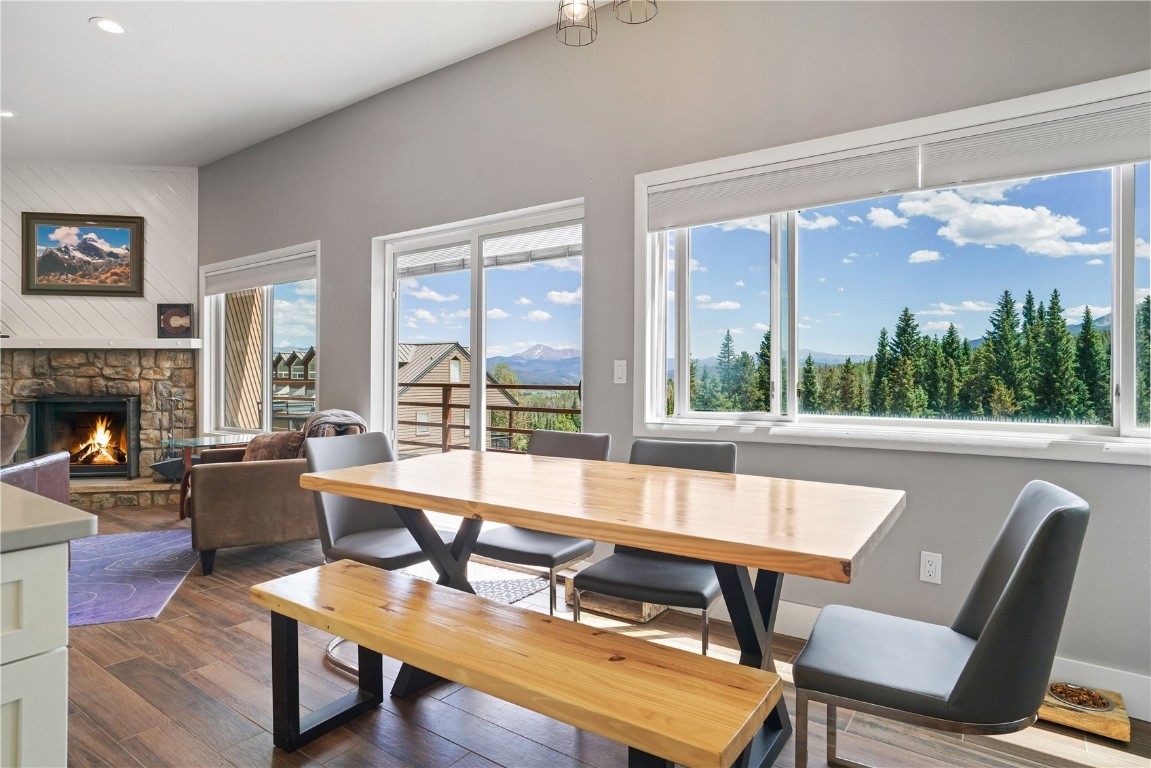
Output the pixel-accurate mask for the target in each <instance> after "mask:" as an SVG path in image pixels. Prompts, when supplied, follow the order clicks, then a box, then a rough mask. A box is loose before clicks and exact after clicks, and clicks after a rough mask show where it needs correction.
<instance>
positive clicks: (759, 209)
mask: <svg viewBox="0 0 1151 768" xmlns="http://www.w3.org/2000/svg"><path fill="white" fill-rule="evenodd" d="M955 134H958V135H955ZM1149 158H1151V96H1149V94H1147V93H1143V94H1138V95H1133V96H1127V97H1123V98H1120V99H1110V100H1106V101H1100V102H1095V103H1092V104H1084V105H1080V106H1077V107H1074V108H1070V109H1064V110H1059V111H1055V112H1048V113H1041V114H1036V115H1032V116H1030V117H1026V118H1018V119H1013V120H1008V121H1000V122H995V123H987V124H984V125H979V126H973V127H971V128H967V129H964V130H963V131H961V132H953V133H952V134H939V133H936V134H932V135H929V136H920V137H918V138H908V139H906V140H902V141H900V142H898V144H886V145H877V146H873V147H861V148H859V149H858V150H855V151H853V152H851V153H850V154H847V153H841V154H840V155H839V156H828V155H822V156H816V157H809V158H800V159H796V160H790V161H787V162H784V163H777V164H773V165H764V166H758V167H753V168H747V169H743V170H738V171H731V172H727V173H722V174H715V175H711V176H704V177H698V178H693V179H685V180H682V181H676V182H670V183H666V184H658V185H653V186H651V187H649V188H648V195H647V204H648V231H649V232H658V231H661V230H667V229H675V228H679V227H693V226H699V225H701V224H714V223H717V222H721V221H732V220H736V219H743V218H748V217H753V216H762V215H765V214H770V213H778V212H782V211H796V210H802V209H804V208H812V207H815V206H820V205H831V204H834V203H842V202H847V201H849V200H861V199H865V198H869V197H878V196H881V195H885V194H892V193H897V192H906V191H910V190H914V189H920V188H931V187H941V186H949V185H952V184H956V183H960V182H963V183H971V182H980V181H992V180H999V179H1014V178H1022V177H1025V176H1039V175H1043V174H1048V173H1061V172H1065V171H1075V170H1084V169H1088V168H1099V167H1104V166H1108V165H1118V164H1121V163H1133V162H1142V161H1144V160H1147V159H1149Z"/></svg>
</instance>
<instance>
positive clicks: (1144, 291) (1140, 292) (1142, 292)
mask: <svg viewBox="0 0 1151 768" xmlns="http://www.w3.org/2000/svg"><path fill="white" fill-rule="evenodd" d="M1148 296H1151V288H1136V289H1135V301H1136V303H1138V302H1140V301H1143V300H1144V299H1145V298H1147V297H1148Z"/></svg>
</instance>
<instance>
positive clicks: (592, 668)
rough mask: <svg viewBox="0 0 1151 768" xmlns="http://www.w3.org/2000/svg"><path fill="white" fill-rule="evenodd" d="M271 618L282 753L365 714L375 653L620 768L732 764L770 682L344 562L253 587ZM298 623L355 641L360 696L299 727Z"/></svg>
mask: <svg viewBox="0 0 1151 768" xmlns="http://www.w3.org/2000/svg"><path fill="white" fill-rule="evenodd" d="M251 597H252V600H253V601H254V602H255V603H257V604H259V605H261V606H263V607H264V608H267V609H269V610H270V611H272V659H273V690H274V693H273V698H274V702H273V710H274V711H273V717H274V724H273V741H274V742H275V744H276V746H278V747H281V748H282V749H285V750H288V751H291V750H294V749H295V748H297V747H299V746H302V745H303V744H306V743H307V742H308V741H311V740H312V739H314V738H316V737H318V736H320V735H322V734H323V733H326V732H328V731H330V730H332V729H333V728H336V727H338V726H339V725H342V724H343V723H346V722H348V721H349V720H351V719H352V718H354V717H356V716H357V715H359V714H360V713H362V712H365V711H367V710H369V709H371V708H373V707H375V706H377V705H378V704H379V703H380V702H381V701H382V698H383V677H382V665H381V655H387V656H390V657H393V658H396V659H400V660H401V661H405V662H408V663H410V664H412V665H414V666H416V667H419V668H420V669H422V670H425V671H426V672H429V673H432V674H435V675H438V676H440V677H443V678H446V679H449V680H453V681H455V682H457V683H461V684H463V685H466V686H468V687H471V688H475V689H476V690H478V691H483V692H484V693H488V694H491V695H493V696H496V697H498V698H501V699H504V700H505V701H509V702H512V703H513V704H518V705H520V706H522V707H526V708H528V709H531V710H534V711H536V712H539V713H541V714H544V715H547V716H548V717H552V718H554V719H556V720H560V721H562V722H564V723H568V724H570V725H573V726H575V727H577V728H582V729H583V730H586V731H590V732H592V733H596V734H599V735H601V736H604V737H606V738H609V739H612V740H614V741H618V742H622V743H624V744H627V745H628V746H629V748H630V749H629V763H630V764H632V765H666V764H668V763H667V762H665V761H674V762H677V763H681V764H683V765H687V766H716V767H717V768H718V767H720V766H722V767H723V768H726V767H727V766H730V765H732V764H733V763H734V762H735V761H736V760H737V758H739V756H740V753H741V752H742V751H743V750H744V748H745V747H747V746H748V744H749V743H750V742H751V740H752V738H753V736H755V734H756V732H757V731H758V730H759V729H760V726H761V725H763V722H764V720H765V719H766V718H767V717H768V715H769V713H770V712H771V711H772V709H773V708H774V707H775V704H776V702H778V701H779V698H780V695H781V691H782V685H781V683H780V679H779V676H778V675H776V674H775V673H773V672H768V671H765V670H761V669H755V668H752V667H746V666H740V665H738V664H732V663H729V662H725V661H720V660H718V659H712V658H708V657H705V656H699V655H697V654H694V653H689V652H687V651H683V650H680V649H677V648H668V647H665V646H661V645H656V644H654V643H650V642H648V641H645V640H640V639H637V638H633V637H626V636H623V635H618V634H613V633H610V632H604V631H602V630H598V629H595V628H593V627H589V626H586V625H581V624H574V623H572V622H570V621H567V620H565V619H556V618H552V617H549V616H548V615H547V614H545V613H538V612H535V611H529V610H525V609H522V608H516V607H515V606H510V605H504V604H502V603H497V602H493V601H491V600H487V599H485V598H482V597H477V596H476V595H473V594H469V593H466V592H460V591H457V590H454V589H449V588H447V587H442V586H438V585H436V584H431V583H429V582H425V581H420V580H418V579H413V578H410V577H408V576H403V575H397V574H393V573H389V572H387V571H382V570H380V569H377V568H372V567H370V566H366V565H362V564H359V563H355V562H352V561H350V560H341V561H339V562H336V563H330V564H328V565H323V566H320V567H318V568H313V569H311V570H308V571H303V572H300V573H296V574H292V575H290V576H285V577H283V578H279V579H275V580H273V581H268V582H265V583H263V584H257V585H256V586H254V587H252V589H251ZM297 622H303V623H304V624H308V625H310V626H313V627H318V628H320V629H323V630H325V631H327V632H331V633H332V634H335V635H339V636H341V637H345V638H347V639H349V640H351V641H353V642H355V643H357V644H358V645H359V646H360V651H359V653H360V689H359V690H358V691H355V692H353V693H351V694H348V695H347V696H345V697H344V698H343V699H341V700H340V701H338V702H335V703H333V704H332V705H330V706H329V707H327V708H325V709H323V710H321V711H318V712H314V713H312V714H311V715H309V716H308V717H306V718H304V719H303V720H301V718H300V709H299V668H298V662H299V658H298V655H297V654H298V646H297V642H298V640H297V628H298V626H297Z"/></svg>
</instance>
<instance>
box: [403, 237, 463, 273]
mask: <svg viewBox="0 0 1151 768" xmlns="http://www.w3.org/2000/svg"><path fill="white" fill-rule="evenodd" d="M471 251H472V248H471V245H469V244H468V243H457V244H455V245H448V246H444V247H441V248H427V249H424V250H421V251H409V252H407V253H398V254H396V277H397V278H398V279H400V280H403V279H405V278H409V277H419V276H420V275H434V274H439V273H442V272H460V271H462V270H465V269H468V268H469V266H470V264H471Z"/></svg>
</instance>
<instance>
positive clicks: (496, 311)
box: [488, 307, 511, 320]
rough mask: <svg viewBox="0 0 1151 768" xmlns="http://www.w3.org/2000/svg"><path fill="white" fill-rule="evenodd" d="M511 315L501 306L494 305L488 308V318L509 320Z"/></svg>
mask: <svg viewBox="0 0 1151 768" xmlns="http://www.w3.org/2000/svg"><path fill="white" fill-rule="evenodd" d="M509 317H511V315H509V314H508V313H507V312H504V311H503V310H502V309H500V308H499V307H494V308H492V309H489V310H488V320H507V319H508V318H509Z"/></svg>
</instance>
